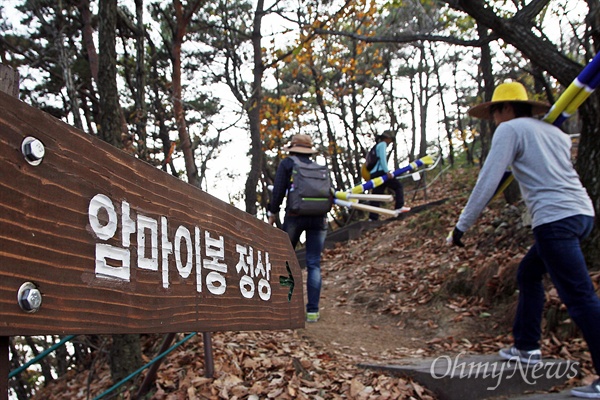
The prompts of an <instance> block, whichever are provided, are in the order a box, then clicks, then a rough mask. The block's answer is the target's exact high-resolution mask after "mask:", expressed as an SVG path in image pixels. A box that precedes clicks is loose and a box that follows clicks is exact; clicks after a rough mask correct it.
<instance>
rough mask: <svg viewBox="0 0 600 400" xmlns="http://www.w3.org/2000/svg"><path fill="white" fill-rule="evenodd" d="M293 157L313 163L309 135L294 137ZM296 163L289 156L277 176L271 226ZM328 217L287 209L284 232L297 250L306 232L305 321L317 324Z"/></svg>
mask: <svg viewBox="0 0 600 400" xmlns="http://www.w3.org/2000/svg"><path fill="white" fill-rule="evenodd" d="M284 150H286V151H287V152H289V155H290V156H294V155H295V156H297V157H298V159H299V161H300V162H303V163H312V162H313V161H312V160H311V159H310V156H311V155H313V154H315V153H316V152H317V151H316V150H314V149H313V142H312V138H311V137H310V136H309V135H302V134H300V135H294V136H293V137H292V140H291V143H290V145H289V146H288V147H286V148H284ZM293 167H294V161H293V160H292V159H291V158H290V157H286V158H284V159H283V161H281V163H280V164H279V167H278V168H277V173H276V174H275V182H274V185H273V194H272V198H271V202H270V203H269V205H268V207H267V215H268V218H269V224H271V225H274V224H275V222H276V220H277V215H278V213H279V210H280V207H281V203H282V202H283V199H284V197H285V196H286V192H287V191H288V189H290V184H291V177H292V169H293ZM326 215H327V214H324V215H294V214H293V213H292V212H290V211H289V210H287V209H286V213H285V217H284V220H283V226H282V229H283V230H284V231H286V232H287V234H288V235H289V237H290V240H291V242H292V247H294V248H296V245H297V244H298V241H299V240H300V235H301V234H302V232H306V271H307V277H306V293H307V300H308V301H307V304H306V321H307V322H317V321H318V320H319V318H320V314H319V299H320V297H321V252H322V251H323V246H324V244H325V237H326V236H327V218H326Z"/></svg>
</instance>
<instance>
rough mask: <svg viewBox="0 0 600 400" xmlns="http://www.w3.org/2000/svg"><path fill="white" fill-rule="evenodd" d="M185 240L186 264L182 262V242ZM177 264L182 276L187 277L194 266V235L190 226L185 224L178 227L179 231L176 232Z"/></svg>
mask: <svg viewBox="0 0 600 400" xmlns="http://www.w3.org/2000/svg"><path fill="white" fill-rule="evenodd" d="M182 241H183V242H185V248H186V260H185V265H183V263H182V262H181V242H182ZM174 242H175V266H176V267H177V271H179V275H180V276H181V277H182V278H184V279H185V278H187V277H188V276H190V274H191V273H192V268H193V267H194V263H193V254H194V253H192V235H191V233H190V231H189V230H188V228H186V227H185V226H181V225H180V226H179V228H177V232H175V240H174Z"/></svg>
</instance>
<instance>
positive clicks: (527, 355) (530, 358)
mask: <svg viewBox="0 0 600 400" xmlns="http://www.w3.org/2000/svg"><path fill="white" fill-rule="evenodd" d="M500 357H502V358H504V359H505V360H515V359H516V360H519V361H520V362H522V363H525V364H537V363H539V362H541V361H542V352H541V351H540V349H536V350H519V349H517V348H516V347H515V346H512V347H509V348H508V349H502V350H500Z"/></svg>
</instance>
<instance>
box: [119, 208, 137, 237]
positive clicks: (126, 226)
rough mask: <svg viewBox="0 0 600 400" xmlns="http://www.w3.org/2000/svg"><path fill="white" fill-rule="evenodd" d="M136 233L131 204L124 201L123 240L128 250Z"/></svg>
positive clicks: (122, 214) (122, 218) (122, 213)
mask: <svg viewBox="0 0 600 400" xmlns="http://www.w3.org/2000/svg"><path fill="white" fill-rule="evenodd" d="M133 233H135V222H134V221H133V220H132V219H131V215H130V209H129V203H128V202H126V201H123V202H122V203H121V240H122V242H123V247H125V248H127V247H129V246H130V245H131V235H132V234H133Z"/></svg>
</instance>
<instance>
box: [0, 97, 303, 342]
mask: <svg viewBox="0 0 600 400" xmlns="http://www.w3.org/2000/svg"><path fill="white" fill-rule="evenodd" d="M290 282H291V286H290ZM282 283H284V284H285V285H284V284H282ZM301 327H304V300H303V290H302V275H301V271H300V267H299V265H298V261H297V259H296V256H295V253H294V250H293V248H292V247H291V244H290V241H289V238H288V236H287V234H286V233H285V232H283V231H281V230H279V229H276V228H274V227H271V226H269V225H268V224H266V223H264V222H262V221H260V220H258V219H256V218H254V217H253V216H251V215H249V214H247V213H245V212H243V211H241V210H238V209H237V208H235V207H233V206H231V205H229V204H226V203H224V202H222V201H220V200H218V199H216V198H214V197H212V196H210V195H209V194H207V193H205V192H203V191H201V190H200V189H198V188H195V187H193V186H191V185H189V184H187V183H185V182H183V181H180V180H178V179H176V178H174V177H173V176H171V175H169V174H167V173H165V172H162V171H160V170H158V169H156V168H154V167H152V166H151V165H149V164H147V163H144V162H142V161H140V160H138V159H136V158H134V157H133V156H131V155H129V154H126V153H125V152H122V151H120V150H118V149H116V148H114V147H112V146H110V145H108V144H106V143H104V142H102V141H101V140H99V139H97V138H96V137H94V136H92V135H87V134H85V133H84V132H81V131H79V130H77V129H75V128H73V127H71V126H69V125H67V124H65V123H63V122H61V121H59V120H57V119H55V118H53V117H51V116H50V115H48V114H45V113H43V112H41V111H39V110H37V109H34V108H32V107H30V106H28V105H26V104H24V103H23V102H21V101H19V100H18V99H16V98H14V97H11V96H9V95H7V94H4V93H0V336H11V335H43V334H57V335H65V334H127V333H169V332H193V331H198V332H212V331H226V330H277V329H294V328H301Z"/></svg>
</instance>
